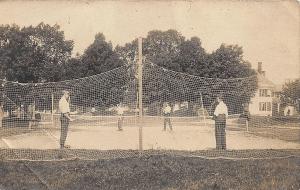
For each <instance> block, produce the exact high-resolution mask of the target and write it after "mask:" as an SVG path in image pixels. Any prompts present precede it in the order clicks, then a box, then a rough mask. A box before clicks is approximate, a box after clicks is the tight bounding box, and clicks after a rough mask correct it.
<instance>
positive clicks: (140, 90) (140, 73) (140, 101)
mask: <svg viewBox="0 0 300 190" xmlns="http://www.w3.org/2000/svg"><path fill="white" fill-rule="evenodd" d="M142 40H143V39H142V37H139V38H138V51H139V57H138V84H139V85H138V105H139V122H138V123H139V156H142V153H143V128H142V121H143V119H142V117H143V60H142V59H143V53H142V51H143V49H142Z"/></svg>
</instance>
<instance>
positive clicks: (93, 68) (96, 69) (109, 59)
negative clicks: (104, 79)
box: [81, 33, 124, 76]
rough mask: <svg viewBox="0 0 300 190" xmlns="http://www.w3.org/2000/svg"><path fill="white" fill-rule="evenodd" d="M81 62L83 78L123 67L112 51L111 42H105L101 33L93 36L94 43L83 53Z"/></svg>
mask: <svg viewBox="0 0 300 190" xmlns="http://www.w3.org/2000/svg"><path fill="white" fill-rule="evenodd" d="M81 61H82V63H83V64H84V67H85V68H86V69H85V70H84V75H85V76H91V75H95V74H99V73H103V72H106V71H109V70H112V69H114V68H117V67H120V66H122V65H124V63H123V62H122V60H121V59H119V56H118V54H117V53H116V52H115V51H114V50H113V48H112V44H111V42H106V41H105V37H104V35H103V34H102V33H99V34H97V35H96V36H95V40H94V42H93V43H92V44H91V45H90V46H89V47H88V48H87V49H86V50H85V51H84V54H83V55H82V56H81Z"/></svg>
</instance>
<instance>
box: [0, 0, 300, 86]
mask: <svg viewBox="0 0 300 190" xmlns="http://www.w3.org/2000/svg"><path fill="white" fill-rule="evenodd" d="M40 22H44V23H47V24H50V25H54V24H58V25H60V26H61V30H63V31H64V32H65V37H66V39H68V40H73V41H74V43H75V44H74V50H73V54H74V55H75V54H76V53H77V52H79V53H82V52H83V51H84V50H85V48H87V47H88V46H89V45H90V44H91V43H92V42H93V40H94V37H95V34H96V33H99V32H102V33H103V34H104V35H105V37H106V39H107V40H108V41H111V42H112V44H113V46H116V45H117V44H119V45H124V44H125V43H126V42H131V41H132V40H133V39H135V38H137V37H139V36H141V37H146V36H147V33H148V32H149V31H151V30H154V29H156V30H168V29H176V30H177V31H179V32H180V33H181V34H182V35H183V36H185V37H186V38H190V37H192V36H197V37H199V38H200V39H201V42H202V46H203V47H204V48H205V49H206V50H207V52H212V51H214V50H216V49H217V48H218V47H219V46H220V45H221V44H222V43H225V44H228V45H231V44H234V45H235V44H237V45H239V46H242V47H243V51H244V59H245V60H247V61H249V62H251V64H252V67H253V68H255V69H256V68H257V62H262V63H263V70H265V71H266V75H267V77H268V78H269V79H270V80H272V81H273V82H274V83H277V84H279V83H283V82H284V81H285V80H286V79H289V78H297V77H300V3H299V2H297V1H292V0H282V1H280V0H268V1H267V0H265V1H264V0H257V1H250V0H240V1H238V0H219V1H217V0H202V1H170V0H169V1H125V0H124V1H74V0H73V1H71V0H69V1H47V0H45V1H0V24H12V23H15V24H18V25H20V26H29V25H34V26H35V25H37V24H39V23H40Z"/></svg>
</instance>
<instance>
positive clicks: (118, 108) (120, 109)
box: [116, 106, 126, 115]
mask: <svg viewBox="0 0 300 190" xmlns="http://www.w3.org/2000/svg"><path fill="white" fill-rule="evenodd" d="M116 110H117V113H118V115H123V114H124V111H125V110H126V108H125V107H122V106H118V107H117V109H116Z"/></svg>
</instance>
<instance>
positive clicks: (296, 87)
mask: <svg viewBox="0 0 300 190" xmlns="http://www.w3.org/2000/svg"><path fill="white" fill-rule="evenodd" d="M281 101H282V103H283V104H285V105H286V104H292V105H295V106H297V109H298V111H300V79H297V80H295V81H293V82H289V83H286V84H285V85H284V88H283V91H282V93H281Z"/></svg>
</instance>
